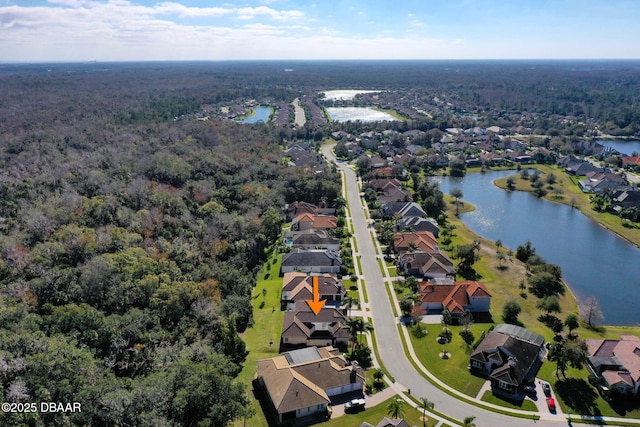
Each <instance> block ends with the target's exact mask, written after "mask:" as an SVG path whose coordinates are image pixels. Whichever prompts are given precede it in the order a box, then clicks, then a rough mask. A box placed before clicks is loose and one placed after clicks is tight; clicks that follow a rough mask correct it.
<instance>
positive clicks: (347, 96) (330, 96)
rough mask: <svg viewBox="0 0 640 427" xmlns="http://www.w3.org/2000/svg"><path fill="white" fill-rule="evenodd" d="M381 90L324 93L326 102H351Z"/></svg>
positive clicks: (341, 90) (331, 91) (348, 90)
mask: <svg viewBox="0 0 640 427" xmlns="http://www.w3.org/2000/svg"><path fill="white" fill-rule="evenodd" d="M376 92H380V91H379V90H357V89H338V90H328V91H326V92H322V93H323V94H324V99H325V100H326V101H337V100H344V101H349V100H352V99H353V98H355V97H356V95H359V94H361V93H376Z"/></svg>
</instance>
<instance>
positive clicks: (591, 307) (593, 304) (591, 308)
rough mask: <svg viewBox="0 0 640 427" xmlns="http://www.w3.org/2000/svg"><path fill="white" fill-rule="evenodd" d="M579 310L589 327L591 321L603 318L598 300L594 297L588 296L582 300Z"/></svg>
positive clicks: (591, 323) (591, 324)
mask: <svg viewBox="0 0 640 427" xmlns="http://www.w3.org/2000/svg"><path fill="white" fill-rule="evenodd" d="M580 312H581V313H582V318H583V319H584V320H585V322H587V324H589V326H590V327H591V326H593V322H595V321H597V320H602V319H604V314H602V310H601V309H600V302H599V301H598V299H597V298H596V297H589V298H587V299H586V300H584V302H583V303H582V309H581V310H580Z"/></svg>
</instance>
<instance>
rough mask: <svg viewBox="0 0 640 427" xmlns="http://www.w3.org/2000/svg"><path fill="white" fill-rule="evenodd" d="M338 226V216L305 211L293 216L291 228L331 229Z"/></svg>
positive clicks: (299, 229) (296, 229) (302, 229)
mask: <svg viewBox="0 0 640 427" xmlns="http://www.w3.org/2000/svg"><path fill="white" fill-rule="evenodd" d="M336 227H338V218H336V217H335V216H333V215H314V214H310V213H303V214H301V215H298V216H297V217H295V218H293V221H292V224H291V229H292V230H294V231H304V230H312V229H313V230H331V229H333V228H336Z"/></svg>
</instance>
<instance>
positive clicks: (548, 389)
mask: <svg viewBox="0 0 640 427" xmlns="http://www.w3.org/2000/svg"><path fill="white" fill-rule="evenodd" d="M542 391H544V394H545V396H551V385H550V384H549V383H548V382H545V381H543V382H542Z"/></svg>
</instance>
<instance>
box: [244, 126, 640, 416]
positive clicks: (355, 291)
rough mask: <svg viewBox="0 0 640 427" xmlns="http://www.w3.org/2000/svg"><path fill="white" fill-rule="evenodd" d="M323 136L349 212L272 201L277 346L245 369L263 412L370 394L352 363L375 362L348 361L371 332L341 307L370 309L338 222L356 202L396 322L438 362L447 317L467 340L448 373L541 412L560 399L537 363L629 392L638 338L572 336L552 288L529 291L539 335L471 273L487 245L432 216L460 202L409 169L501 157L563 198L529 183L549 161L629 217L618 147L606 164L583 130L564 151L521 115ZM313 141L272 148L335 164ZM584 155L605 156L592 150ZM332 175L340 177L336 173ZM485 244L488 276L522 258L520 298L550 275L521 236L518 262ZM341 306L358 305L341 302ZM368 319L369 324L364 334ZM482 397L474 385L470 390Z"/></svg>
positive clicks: (453, 167)
mask: <svg viewBox="0 0 640 427" xmlns="http://www.w3.org/2000/svg"><path fill="white" fill-rule="evenodd" d="M378 129H380V127H378ZM330 137H331V139H330V140H329V141H333V144H334V145H333V150H332V151H333V153H335V156H336V157H338V159H341V160H340V161H341V162H342V166H340V167H341V168H342V170H343V171H344V168H351V169H352V170H353V171H354V172H355V174H357V186H358V193H359V196H358V199H357V200H351V199H350V200H348V208H349V209H350V210H351V212H352V215H351V216H349V215H348V214H345V208H344V207H343V206H342V205H341V207H340V208H338V209H336V208H335V207H334V205H335V204H334V203H333V202H334V201H333V200H327V199H326V198H325V199H322V200H321V201H320V202H318V203H310V202H306V201H295V202H292V203H290V204H288V205H287V208H286V210H285V211H286V212H285V216H286V221H287V223H288V226H287V228H286V230H285V231H284V232H283V243H282V246H281V248H282V249H281V250H282V251H283V254H282V260H281V266H280V275H281V277H282V288H281V291H280V292H281V294H280V295H281V309H282V310H284V317H283V324H282V329H281V334H280V342H279V346H280V351H281V355H279V356H276V357H275V358H271V359H263V360H259V361H258V362H257V363H258V369H257V373H256V384H257V386H258V387H259V388H261V389H262V390H263V391H264V396H265V397H266V400H267V401H268V402H269V405H268V407H269V411H270V413H271V415H272V416H273V417H274V418H273V419H275V420H276V424H278V425H285V424H286V425H304V424H308V423H315V422H321V421H324V420H328V419H332V418H335V417H340V416H348V413H351V412H353V408H360V410H362V409H364V408H365V407H366V406H365V405H366V402H367V401H368V400H369V399H372V400H371V401H372V402H376V401H375V398H374V396H376V394H377V393H376V391H377V390H378V389H377V388H375V387H372V386H371V382H370V381H368V380H367V376H366V375H365V373H366V372H367V370H370V369H374V368H376V369H378V370H379V368H378V367H377V366H376V365H375V363H376V362H375V361H372V360H371V359H370V358H365V359H364V360H361V359H360V358H359V357H358V356H359V355H358V354H357V353H356V350H358V349H359V348H361V347H362V346H367V344H363V343H366V342H367V341H368V342H369V344H370V343H371V339H370V338H369V339H367V340H364V341H361V335H360V334H362V333H365V335H366V331H365V328H363V327H362V326H360V328H361V329H360V333H355V334H354V333H352V329H353V326H352V324H353V323H354V319H362V320H360V322H361V324H363V323H365V322H367V320H368V319H369V320H371V319H372V317H371V313H367V312H368V310H373V309H374V308H373V307H374V306H375V304H373V303H372V302H369V303H366V296H365V295H364V294H363V291H364V289H363V287H364V286H366V287H367V291H369V292H370V290H369V288H368V287H369V286H372V284H373V282H372V281H371V280H370V279H369V275H368V273H369V271H368V270H367V269H366V267H365V268H364V270H363V265H364V260H363V259H362V256H363V253H364V252H363V251H362V249H361V250H360V252H359V253H357V249H356V247H357V246H354V245H362V244H363V243H362V242H361V241H359V240H357V241H355V242H354V239H356V236H357V233H356V234H355V235H354V234H353V230H355V229H356V228H357V227H358V226H359V225H358V224H355V223H353V225H349V224H350V223H352V222H353V221H356V218H357V216H356V215H353V210H356V209H364V210H365V212H366V213H365V215H366V216H365V218H366V219H365V221H364V226H365V227H366V230H367V232H370V233H371V236H372V239H373V241H374V243H375V246H376V252H377V255H376V256H375V258H374V259H373V261H374V262H375V263H381V264H380V268H381V271H382V273H383V275H384V284H385V285H384V286H388V287H389V289H391V290H392V291H393V292H395V293H396V295H397V304H398V309H397V310H398V311H397V317H396V322H398V323H399V324H403V325H405V327H406V328H407V330H408V331H413V329H416V330H418V329H420V328H421V326H420V325H422V328H424V327H425V325H428V326H426V329H423V330H422V332H416V333H415V335H416V336H420V335H422V334H428V333H431V332H433V331H436V333H438V336H437V342H438V343H440V345H439V346H438V347H439V348H440V350H442V351H440V358H441V359H443V360H446V359H448V358H449V357H450V356H451V353H450V351H448V350H447V348H446V347H447V346H446V344H447V343H449V342H451V341H452V339H453V340H455V339H456V338H455V337H453V338H452V337H451V330H452V328H459V329H460V336H461V337H462V339H463V341H464V342H465V344H464V346H466V348H467V356H466V362H465V366H466V369H464V370H461V371H459V372H457V373H456V374H455V375H457V376H459V377H467V378H468V381H471V382H472V383H474V382H477V383H478V384H479V385H478V387H480V384H482V383H483V382H485V384H486V385H485V386H483V387H484V388H482V390H487V392H488V393H491V394H492V395H494V396H496V398H497V399H502V400H504V401H506V402H520V405H523V403H522V402H530V403H526V405H525V407H527V408H531V409H530V410H532V411H534V412H539V413H543V414H544V413H546V414H550V415H558V414H562V413H563V412H562V409H561V407H560V405H559V403H558V401H557V399H558V395H557V394H558V393H560V394H561V396H560V397H561V398H562V401H563V402H565V403H566V401H567V399H568V397H567V395H566V392H565V391H564V389H563V388H562V387H563V386H562V385H561V381H560V382H558V383H557V384H556V386H555V387H551V386H550V380H551V379H550V378H545V379H544V380H541V379H540V378H539V377H538V373H539V371H540V369H541V367H542V365H543V364H544V363H553V362H556V363H557V364H558V367H557V370H556V374H557V375H564V376H565V377H566V367H565V365H564V364H565V363H574V364H575V366H576V367H584V368H583V369H588V371H589V372H590V375H591V377H590V381H591V384H592V385H593V386H594V387H595V388H596V389H597V390H598V392H599V393H601V394H602V396H611V395H612V390H613V392H615V393H621V394H622V395H629V394H633V395H637V394H638V387H639V384H640V377H638V375H639V374H640V371H639V370H638V369H640V368H639V366H640V365H639V363H640V346H639V345H638V338H637V337H635V336H629V335H626V336H622V337H621V339H620V340H607V339H586V340H580V339H578V338H577V334H575V333H574V332H573V330H574V329H575V327H576V325H574V324H573V323H571V322H570V321H569V320H567V321H566V322H563V321H561V320H560V319H558V317H556V316H555V315H554V314H553V313H558V312H560V308H559V306H558V302H557V300H558V297H560V298H563V295H564V291H561V293H555V291H550V292H549V293H548V294H544V293H543V294H536V296H538V298H542V299H541V300H540V301H539V302H538V303H537V307H538V308H540V309H541V310H543V314H542V315H540V316H539V318H538V321H539V322H541V323H543V324H546V325H547V326H548V327H549V328H551V329H553V330H554V331H556V332H554V334H555V338H554V339H553V340H552V339H551V338H550V335H548V334H547V335H546V337H545V336H543V335H542V334H540V333H538V332H536V331H537V329H536V331H534V330H530V329H527V328H526V325H523V323H522V322H520V321H519V320H518V313H519V312H520V310H521V308H520V303H518V302H516V303H515V305H516V306H517V311H514V312H513V313H515V314H512V313H511V312H508V309H507V306H508V305H509V304H507V303H508V302H509V301H508V299H505V296H506V295H505V294H504V289H503V288H502V287H500V286H496V285H495V284H493V283H491V282H486V280H487V278H485V277H482V276H481V275H478V274H475V273H476V272H475V269H474V268H473V266H474V263H475V262H477V260H478V259H480V258H481V256H487V255H481V253H482V252H483V251H486V249H484V248H483V247H482V246H484V245H486V243H483V244H480V243H479V242H477V241H473V242H470V243H468V244H467V245H466V246H465V245H459V246H458V247H457V250H456V249H455V247H454V246H453V245H452V237H454V236H455V231H454V228H455V227H452V225H451V222H450V221H448V220H446V219H444V218H445V217H444V216H443V212H444V211H446V210H447V209H448V210H449V213H448V215H452V214H453V215H455V216H456V217H457V216H458V213H459V210H460V209H461V207H462V208H464V203H463V202H461V201H460V200H459V199H461V198H462V197H463V195H462V194H459V195H454V194H452V197H455V200H449V201H446V202H442V196H441V194H442V193H440V195H438V189H437V186H434V185H433V184H430V183H429V181H428V180H425V179H424V178H423V176H422V171H425V170H426V171H430V172H436V173H437V172H438V171H448V173H449V174H450V175H451V176H464V175H465V174H466V173H471V172H473V171H474V170H476V171H483V172H484V171H485V170H489V169H491V168H499V169H500V168H501V169H512V170H514V175H515V176H517V177H518V178H516V179H519V180H530V183H531V190H529V191H531V192H533V193H534V194H536V195H537V196H538V197H543V196H545V195H547V194H548V192H550V191H555V192H554V193H553V194H554V196H556V197H563V196H562V193H561V192H560V191H558V190H554V189H553V188H552V187H553V184H554V183H555V182H556V181H550V180H549V179H547V181H548V182H549V185H548V186H547V187H546V188H543V189H539V188H540V187H536V185H535V182H536V181H537V180H540V181H541V180H542V178H539V176H540V172H539V171H538V170H537V169H535V165H538V164H544V165H550V166H549V167H554V168H556V169H554V170H557V172H556V174H558V175H560V177H562V176H566V177H567V178H566V179H575V181H574V182H575V183H576V185H577V188H579V190H580V191H581V192H582V193H583V194H586V195H588V196H587V197H590V198H591V199H590V200H591V201H592V205H593V208H594V210H597V209H598V202H597V201H594V200H599V199H594V198H595V197H600V198H601V199H602V200H605V197H606V202H605V201H603V202H602V203H603V204H604V203H606V204H607V209H608V210H610V211H611V212H617V214H618V215H620V216H622V217H624V218H630V219H633V218H636V219H640V215H639V213H638V212H636V210H637V209H640V202H638V203H635V204H634V202H633V201H634V200H636V199H638V200H640V193H639V192H638V190H637V188H636V186H635V184H634V181H629V179H628V178H627V174H625V173H624V172H621V171H622V169H620V167H621V166H623V165H635V164H636V163H637V162H634V161H633V158H627V157H624V156H622V157H621V160H619V163H616V164H614V162H613V160H611V159H608V157H607V156H612V155H615V153H611V152H610V151H608V149H607V148H604V147H603V146H602V145H599V144H596V143H591V142H586V141H580V142H578V143H574V144H572V145H571V148H570V152H569V150H568V149H567V147H566V146H555V147H549V145H546V146H545V145H537V144H532V143H531V142H532V141H535V139H536V138H535V137H534V135H533V134H532V130H531V129H530V128H526V127H522V126H516V127H513V128H511V129H505V128H502V127H498V126H488V127H486V128H483V127H479V126H471V127H468V128H464V127H452V128H446V129H443V130H439V129H432V130H431V131H428V132H425V131H422V130H418V129H413V130H405V131H398V130H395V129H394V128H389V129H386V130H368V131H365V132H361V133H356V132H346V131H344V130H339V131H335V132H332V133H331V134H330ZM317 149H318V148H317V146H316V147H314V145H313V144H304V143H297V142H296V143H292V144H290V145H288V148H287V149H286V150H285V153H286V155H287V156H288V157H289V158H290V162H289V164H288V165H289V167H294V168H300V169H301V170H304V171H305V173H315V174H317V173H322V172H321V171H322V170H327V168H331V167H334V166H331V164H330V163H327V160H325V159H323V158H321V157H319V155H318V154H312V153H311V152H312V151H314V150H317ZM594 158H600V159H604V158H607V159H608V160H607V161H599V162H598V161H595V160H594ZM347 162H348V163H347ZM631 169H633V168H631ZM631 169H630V170H631ZM547 174H548V175H549V173H548V172H547ZM561 174H564V175H561ZM551 175H554V174H551ZM531 176H533V178H531ZM574 177H575V178H574ZM546 178H548V177H546ZM343 179H349V178H348V177H347V175H345V173H344V172H343ZM552 179H558V177H555V176H554V177H552ZM560 179H563V178H560ZM510 180H511V182H510ZM513 181H514V178H509V179H508V180H507V181H506V184H504V185H505V186H506V188H507V189H509V190H513V188H511V187H512V186H514V185H515V184H514V182H513ZM516 183H517V182H516ZM348 185H349V184H348V183H347V186H348ZM345 195H346V193H345ZM439 203H440V204H441V205H438V204H439ZM360 204H362V207H359V206H360ZM446 205H450V206H451V207H448V208H447V206H446ZM634 215H635V216H634ZM346 230H348V231H346ZM497 245H498V246H497V247H496V251H495V253H496V256H497V257H498V266H497V267H494V268H496V271H497V274H500V273H501V272H506V271H507V270H508V269H510V268H514V267H510V266H509V265H505V264H504V263H506V264H509V263H514V262H515V258H517V259H518V261H523V262H525V264H526V265H527V270H528V273H527V275H525V276H524V277H523V279H521V280H520V285H519V289H520V291H518V292H520V295H521V296H522V297H526V294H525V292H524V290H526V289H527V287H526V282H527V281H528V279H527V276H531V275H532V274H533V275H534V276H536V277H537V274H538V273H541V272H546V271H549V272H552V273H553V274H556V273H555V271H556V270H557V266H553V265H551V264H546V263H545V262H544V260H541V259H540V260H538V259H536V261H533V260H534V258H535V256H537V255H534V254H535V249H532V248H530V247H528V246H527V248H528V249H527V250H530V252H531V253H530V254H529V255H531V257H529V261H528V262H529V263H527V257H524V258H521V257H520V255H519V253H518V254H514V253H513V252H512V251H511V250H509V249H507V248H501V247H500V245H499V243H497ZM518 249H519V251H520V249H521V248H518ZM346 254H348V255H347V256H348V257H350V258H352V260H351V261H350V262H348V263H347V264H344V263H343V260H342V258H344V256H345V255H346ZM514 255H516V256H515V257H514ZM353 260H358V261H359V262H353ZM360 261H362V263H363V264H362V265H360ZM534 263H535V264H534ZM356 264H357V268H356ZM383 264H384V267H383ZM470 273H473V274H470ZM557 277H558V279H559V276H557ZM489 280H490V281H491V279H489ZM511 280H514V279H511ZM314 286H315V289H314ZM350 289H351V290H350ZM531 289H532V292H534V293H535V292H536V289H537V288H535V285H534V286H533V287H532V288H531ZM314 293H315V294H314ZM496 293H498V294H499V295H498V297H497V300H498V301H500V304H504V307H502V311H503V320H504V321H505V322H504V323H501V322H500V321H499V319H496V318H495V317H496V313H499V312H500V308H497V307H495V306H492V299H496ZM318 299H319V300H324V301H325V303H324V305H323V307H322V308H321V309H320V310H319V311H318V312H317V313H316V312H315V311H314V309H313V308H312V306H311V304H310V303H309V302H310V301H314V300H318ZM358 299H361V300H362V299H364V301H360V300H358ZM394 299H396V298H394ZM536 299H537V298H536ZM513 301H515V300H514V299H511V302H513ZM562 304H564V303H562ZM354 305H355V306H356V307H357V308H358V309H357V310H352V308H353V306H354ZM556 306H558V308H556ZM545 313H546V314H545ZM375 318H376V316H375V313H373V319H375ZM492 318H493V320H492ZM569 318H571V319H573V317H571V316H569V317H568V319H569ZM484 322H488V324H487V326H488V328H483V329H482V330H481V335H480V336H479V337H478V336H477V335H474V333H473V332H472V329H473V330H475V331H477V330H478V326H480V325H482V324H483V323H484ZM434 324H437V325H441V326H442V325H444V326H443V327H442V328H441V329H442V331H438V330H437V328H434V327H433V325H434ZM472 325H473V326H474V328H471V326H472ZM565 325H570V326H567V327H569V328H570V332H569V334H563V333H562V330H563V329H564V327H565ZM376 326H378V324H377V322H376ZM375 331H376V330H372V328H370V327H369V334H373V333H375ZM410 333H411V334H413V333H414V332H410ZM551 336H553V334H552V335H551ZM418 342H419V341H414V343H413V345H414V346H415V345H428V344H418ZM443 344H444V345H443ZM572 346H577V348H580V349H581V350H580V351H582V352H584V353H583V354H584V358H583V359H581V361H580V362H578V361H574V362H571V361H566V362H565V361H563V362H560V361H559V359H560V358H561V357H565V356H560V355H559V354H558V353H559V352H564V351H568V350H567V349H568V348H572ZM365 353H366V352H365ZM360 356H361V355H360ZM565 360H566V359H565ZM371 363H374V366H373V367H370V366H371ZM560 363H562V366H560ZM314 364H315V366H316V368H317V369H316V370H314V372H313V374H312V373H311V370H310V369H309V368H308V367H309V366H312V365H314ZM436 369H438V368H436ZM339 372H342V374H339ZM282 378H287V380H286V381H285V380H283V379H282ZM320 378H321V379H320ZM474 378H475V379H474ZM347 379H348V380H347ZM378 384H379V383H378ZM454 388H455V387H454ZM303 389H304V390H303ZM378 393H381V392H380V391H378ZM410 393H411V390H406V394H407V396H410V395H411V394H410ZM481 396H482V394H481V392H480V393H479V394H478V396H477V398H480V397H481ZM472 397H476V396H475V395H472ZM485 397H486V396H485ZM344 404H346V406H345V408H342V406H343V405H344ZM563 404H564V403H563ZM358 412H359V411H358ZM365 412H366V411H365ZM343 414H345V415H343ZM396 415H397V414H396ZM372 421H373V420H372ZM376 422H377V421H376ZM385 423H386V424H385ZM394 423H395V424H394ZM398 423H405V424H406V422H405V421H403V420H402V417H397V416H396V417H391V418H385V419H384V420H382V421H380V424H378V425H404V424H398ZM362 425H372V424H369V423H367V422H365V423H363V424H362ZM406 425H409V424H406Z"/></svg>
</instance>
